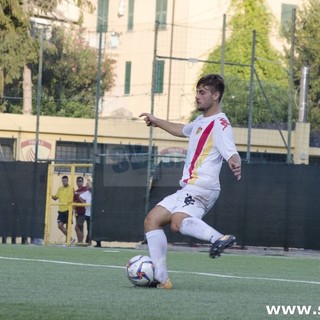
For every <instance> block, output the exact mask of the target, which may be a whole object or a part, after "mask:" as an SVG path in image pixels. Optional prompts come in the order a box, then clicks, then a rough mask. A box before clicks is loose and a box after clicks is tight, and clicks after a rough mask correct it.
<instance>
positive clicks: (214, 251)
mask: <svg viewBox="0 0 320 320" xmlns="http://www.w3.org/2000/svg"><path fill="white" fill-rule="evenodd" d="M235 242H236V237H235V236H233V235H224V236H222V237H221V238H219V239H218V240H217V241H216V242H214V243H213V244H212V246H211V249H210V257H211V258H212V259H214V258H218V257H220V255H221V253H222V252H223V250H224V249H226V248H229V247H231V246H233V245H234V243H235Z"/></svg>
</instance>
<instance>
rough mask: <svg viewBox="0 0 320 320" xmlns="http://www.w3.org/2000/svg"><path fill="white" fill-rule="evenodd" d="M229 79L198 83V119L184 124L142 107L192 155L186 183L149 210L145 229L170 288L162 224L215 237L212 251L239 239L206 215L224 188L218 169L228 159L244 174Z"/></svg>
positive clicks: (159, 273) (163, 284) (158, 274)
mask: <svg viewBox="0 0 320 320" xmlns="http://www.w3.org/2000/svg"><path fill="white" fill-rule="evenodd" d="M223 93H224V80H223V78H222V77H221V76H219V75H217V74H208V75H206V76H204V77H202V78H201V79H200V80H199V81H198V83H197V90H196V97H195V99H196V104H197V109H198V110H199V111H200V112H202V114H201V115H199V116H198V117H197V118H196V119H195V120H194V121H193V122H191V123H189V124H186V125H183V124H179V123H173V122H169V121H166V120H162V119H159V118H156V117H155V116H153V115H152V114H149V113H142V114H141V115H140V117H142V116H143V117H144V121H145V122H146V124H147V126H154V127H159V128H161V129H163V130H165V131H167V132H168V133H170V134H172V135H174V136H178V137H187V138H189V145H188V150H187V156H186V160H185V165H184V169H183V175H182V178H181V180H180V186H181V189H180V190H178V191H177V192H176V193H174V194H172V195H169V196H167V197H166V198H164V199H163V200H162V201H161V202H159V203H158V204H157V205H156V206H155V207H154V208H153V209H152V210H151V211H150V212H149V213H148V215H147V216H146V218H145V221H144V229H145V234H146V239H147V242H148V248H149V254H150V257H151V259H152V260H153V261H154V263H155V278H156V280H157V281H158V282H159V284H158V285H157V287H158V288H161V289H171V288H172V284H171V281H170V279H169V277H168V271H167V264H166V255H167V238H166V235H165V233H164V231H163V227H164V226H165V225H167V224H171V229H172V230H173V231H175V232H180V233H181V234H183V235H188V236H192V237H195V238H197V239H200V240H205V241H208V242H211V243H212V246H211V249H210V256H211V257H212V258H216V257H219V256H220V254H221V253H222V252H223V250H224V249H225V248H228V247H230V246H232V245H233V244H234V242H235V239H236V238H235V237H234V236H233V235H222V234H221V233H220V232H218V231H217V230H215V229H213V228H212V227H211V226H209V225H208V224H206V223H205V222H204V221H202V218H203V217H204V215H205V214H206V213H207V212H208V211H209V210H210V209H211V208H212V206H213V205H214V203H215V202H216V200H217V199H218V197H219V194H220V182H219V175H220V171H221V166H222V161H223V159H225V160H226V161H227V162H228V164H229V167H230V169H231V171H232V172H233V174H234V176H235V177H236V179H237V180H240V179H241V159H240V156H239V154H238V152H237V150H236V146H235V143H234V139H233V134H232V128H231V125H230V123H229V120H228V118H227V117H226V115H225V114H224V113H222V111H221V104H220V102H221V99H222V96H223Z"/></svg>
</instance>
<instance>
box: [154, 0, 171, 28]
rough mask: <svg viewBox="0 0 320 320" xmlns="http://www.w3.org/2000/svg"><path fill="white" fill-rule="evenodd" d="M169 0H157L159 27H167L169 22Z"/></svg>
mask: <svg viewBox="0 0 320 320" xmlns="http://www.w3.org/2000/svg"><path fill="white" fill-rule="evenodd" d="M167 7H168V0H157V3H156V20H157V21H158V22H159V29H165V28H166V24H167Z"/></svg>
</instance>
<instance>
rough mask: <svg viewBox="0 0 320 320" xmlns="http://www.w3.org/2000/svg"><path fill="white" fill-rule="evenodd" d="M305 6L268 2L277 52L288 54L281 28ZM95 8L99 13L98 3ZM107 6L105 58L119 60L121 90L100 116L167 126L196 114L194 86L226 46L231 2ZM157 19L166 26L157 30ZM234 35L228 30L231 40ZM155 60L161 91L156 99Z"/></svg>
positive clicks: (89, 19) (112, 1)
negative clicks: (148, 118)
mask: <svg viewBox="0 0 320 320" xmlns="http://www.w3.org/2000/svg"><path fill="white" fill-rule="evenodd" d="M304 1H305V0H283V1H281V0H280V1H278V0H265V4H266V7H267V9H268V10H269V12H270V13H271V15H272V17H273V29H272V30H271V32H270V35H271V39H270V40H271V43H272V44H273V46H274V47H275V49H277V50H279V51H281V50H283V46H284V45H285V43H284V40H283V38H281V32H280V30H281V26H282V25H283V24H285V23H287V22H288V20H290V19H291V16H292V8H297V7H299V6H301V5H302V4H303V3H304ZM92 2H93V3H94V4H95V5H96V8H98V2H99V1H92ZM102 2H104V3H105V6H106V7H105V10H106V11H107V15H106V17H107V21H106V24H107V32H106V33H104V34H103V52H104V54H107V55H108V56H110V57H112V58H113V59H115V60H116V84H115V86H114V88H113V89H112V91H110V92H108V93H107V94H106V95H105V96H104V97H103V99H102V102H101V108H100V115H101V116H102V117H112V116H116V117H120V118H121V117H123V118H136V117H138V116H139V114H140V113H141V112H143V111H152V112H154V114H155V115H156V116H159V117H161V118H165V119H168V120H174V121H185V120H187V119H188V118H189V117H190V113H191V112H192V110H193V109H194V92H195V83H196V81H197V79H198V76H199V73H200V70H201V68H202V66H203V61H206V60H207V59H208V55H209V53H210V52H211V51H212V50H213V49H214V48H216V47H218V46H220V45H221V41H222V35H223V21H224V15H225V18H226V23H227V26H228V21H229V20H230V18H231V17H232V14H233V12H232V10H231V7H230V5H231V0H200V1H195V0H109V1H107V0H105V1H100V5H101V3H102ZM83 13H84V26H85V27H86V28H87V35H88V40H89V43H90V44H91V45H93V46H98V36H99V35H98V34H97V32H96V30H97V29H96V25H97V19H98V16H97V15H98V10H96V11H94V12H93V13H92V14H89V13H88V12H87V11H84V12H83ZM157 19H158V20H160V21H163V22H164V23H165V24H164V25H161V24H160V25H158V28H156V25H155V21H156V20H157ZM156 30H157V32H156ZM230 34H231V29H230V27H227V28H226V37H228V36H229V35H230ZM169 58H171V59H169ZM155 60H156V61H157V63H158V64H157V66H158V67H159V68H160V69H158V74H157V76H158V77H160V78H161V77H162V78H161V79H160V81H162V87H161V88H156V89H158V90H157V92H156V93H155V94H154V95H152V79H153V62H154V61H155ZM216 60H217V61H220V57H217V59H216ZM274 63H278V62H274ZM159 70H160V71H159ZM159 73H160V74H159Z"/></svg>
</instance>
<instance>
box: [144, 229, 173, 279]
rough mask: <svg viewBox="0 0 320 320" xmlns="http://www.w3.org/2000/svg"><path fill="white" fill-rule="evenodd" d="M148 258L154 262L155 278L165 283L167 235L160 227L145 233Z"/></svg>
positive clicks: (166, 272) (166, 274) (166, 273)
mask: <svg viewBox="0 0 320 320" xmlns="http://www.w3.org/2000/svg"><path fill="white" fill-rule="evenodd" d="M146 238H147V241H148V248H149V254H150V258H151V259H152V261H153V262H154V264H155V278H156V279H157V280H158V281H159V282H161V283H165V282H166V280H167V279H168V269H167V246H168V243H167V237H166V235H165V233H164V231H163V230H162V229H157V230H152V231H149V232H147V233H146Z"/></svg>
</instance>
